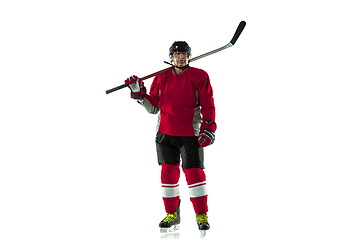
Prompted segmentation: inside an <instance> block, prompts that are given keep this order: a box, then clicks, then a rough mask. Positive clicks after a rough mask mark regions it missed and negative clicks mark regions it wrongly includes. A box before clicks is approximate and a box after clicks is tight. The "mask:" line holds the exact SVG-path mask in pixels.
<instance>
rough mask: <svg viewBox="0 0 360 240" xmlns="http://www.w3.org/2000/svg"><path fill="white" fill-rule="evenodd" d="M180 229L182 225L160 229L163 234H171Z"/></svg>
mask: <svg viewBox="0 0 360 240" xmlns="http://www.w3.org/2000/svg"><path fill="white" fill-rule="evenodd" d="M179 229H180V225H179V224H176V225H172V226H171V227H169V228H160V232H161V233H169V232H174V231H177V230H179Z"/></svg>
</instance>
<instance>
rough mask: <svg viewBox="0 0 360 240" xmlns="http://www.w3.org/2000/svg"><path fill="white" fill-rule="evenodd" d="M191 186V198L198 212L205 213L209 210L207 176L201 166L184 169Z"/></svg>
mask: <svg viewBox="0 0 360 240" xmlns="http://www.w3.org/2000/svg"><path fill="white" fill-rule="evenodd" d="M183 171H184V173H185V176H186V181H187V184H188V187H189V196H190V200H191V202H192V204H193V206H194V210H195V213H196V214H204V213H207V211H208V205H207V196H208V192H207V187H206V176H205V173H204V170H203V169H201V168H185V169H183Z"/></svg>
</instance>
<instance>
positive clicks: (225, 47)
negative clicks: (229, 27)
mask: <svg viewBox="0 0 360 240" xmlns="http://www.w3.org/2000/svg"><path fill="white" fill-rule="evenodd" d="M245 26H246V22H245V21H241V22H240V24H239V26H238V27H237V29H236V31H235V34H234V36H233V38H232V39H231V41H230V42H229V43H228V44H226V45H225V46H223V47H221V48H218V49H215V50H213V51H210V52H208V53H205V54H202V55H200V56H197V57H194V58H192V59H190V60H189V62H195V61H196V60H199V59H201V58H204V57H207V56H210V55H212V54H214V53H217V52H220V51H222V50H224V49H227V48H229V47H232V46H234V44H235V42H236V41H237V39H238V38H239V36H240V34H241V33H242V31H243V30H244V28H245ZM171 69H172V67H169V68H165V69H163V70H160V71H158V72H155V73H152V74H149V75H147V76H145V77H142V78H140V79H141V80H145V79H148V78H151V77H154V76H156V75H159V74H161V73H164V72H167V71H169V70H171ZM127 86H128V84H126V83H125V84H123V85H120V86H117V87H114V88H112V89H109V90H107V91H106V94H109V93H112V92H115V91H117V90H120V89H122V88H124V87H127Z"/></svg>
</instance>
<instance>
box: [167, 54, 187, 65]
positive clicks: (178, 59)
mask: <svg viewBox="0 0 360 240" xmlns="http://www.w3.org/2000/svg"><path fill="white" fill-rule="evenodd" d="M171 60H172V61H173V62H174V65H175V67H185V66H186V65H188V63H189V55H188V54H187V53H186V52H177V53H173V56H172V58H171Z"/></svg>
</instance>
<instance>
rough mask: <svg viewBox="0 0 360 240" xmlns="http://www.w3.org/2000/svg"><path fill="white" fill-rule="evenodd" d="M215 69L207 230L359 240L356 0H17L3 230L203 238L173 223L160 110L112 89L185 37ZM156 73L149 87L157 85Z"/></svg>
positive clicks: (5, 67)
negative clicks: (171, 230)
mask: <svg viewBox="0 0 360 240" xmlns="http://www.w3.org/2000/svg"><path fill="white" fill-rule="evenodd" d="M241 20H245V21H246V22H247V26H246V28H245V30H244V32H243V33H242V35H241V36H240V38H239V39H238V42H237V43H236V45H235V46H234V47H232V48H230V49H227V50H224V51H223V52H220V53H217V54H216V55H212V56H209V57H207V58H205V59H202V60H199V61H197V62H194V63H193V64H191V65H192V66H194V67H198V68H202V69H204V70H206V71H207V72H208V73H209V76H210V79H211V82H212V85H213V89H214V98H215V104H216V108H217V124H218V130H217V132H216V142H215V144H214V145H213V146H210V147H208V148H206V149H205V150H206V151H205V164H206V169H205V171H206V174H207V180H208V188H209V192H210V193H209V209H210V210H209V220H210V224H211V230H210V231H209V233H208V234H207V236H206V238H207V239H359V237H360V232H359V226H360V217H359V216H360V205H359V202H360V193H359V183H360V176H359V170H360V169H359V160H360V152H359V151H360V150H359V146H360V137H359V136H360V127H359V122H360V113H359V107H360V106H359V105H360V104H359V103H360V94H359V90H360V87H359V80H360V74H359V66H360V61H359V56H360V47H359V46H360V44H359V42H360V37H359V23H360V17H359V11H358V4H357V3H356V1H349V0H348V1H347V0H344V1H316V0H312V1H265V0H263V1H226V0H223V1H196V0H192V1H155V0H152V1H144V0H142V1H140V0H138V1H137V0H132V1H106V0H103V1H80V0H71V1H67V0H63V1H39V0H35V1H16V0H14V1H6V0H5V1H1V4H0V34H1V38H0V43H1V44H0V78H1V79H0V80H1V85H0V100H1V101H0V107H1V108H0V110H1V120H0V121H1V125H0V128H1V132H0V139H1V145H0V147H1V150H0V160H1V165H0V195H1V196H0V221H1V222H0V239H3V240H10V239H52V240H55V239H87V240H88V239H158V238H161V237H163V238H175V237H180V238H181V239H198V238H199V233H198V230H197V226H196V223H195V217H194V212H193V209H192V206H191V203H190V201H189V199H188V195H187V194H188V193H187V186H186V182H185V180H184V175H183V174H182V176H181V182H180V184H181V194H182V199H183V201H182V223H181V231H180V232H179V233H177V234H176V235H165V236H161V235H160V233H159V229H158V226H157V225H158V223H159V221H160V220H161V219H162V218H163V217H164V216H165V212H164V208H163V203H162V199H161V189H160V168H159V166H158V165H157V158H156V151H155V144H154V137H155V133H156V129H155V125H156V120H157V117H156V116H154V115H149V114H147V113H146V112H145V110H144V109H143V108H142V107H141V106H139V105H138V104H137V103H136V102H135V101H133V100H131V99H130V97H129V90H128V89H123V90H121V91H118V92H115V93H112V94H109V95H106V94H105V90H107V89H110V88H112V87H115V86H118V85H120V84H122V83H123V81H124V80H125V79H126V78H127V77H128V76H130V75H132V74H135V75H137V76H139V77H142V76H145V75H148V74H150V73H153V72H155V71H158V70H161V69H163V68H166V67H168V66H167V65H165V64H164V63H163V61H164V60H168V57H167V56H168V48H169V47H170V45H171V44H172V42H173V41H176V40H178V41H182V40H185V41H187V42H188V43H189V45H190V46H191V48H192V51H193V56H194V57H195V56H198V55H201V54H203V53H205V52H208V51H211V50H213V49H215V48H219V47H221V46H223V45H225V44H227V43H228V42H229V41H230V39H231V37H232V36H233V34H234V31H235V29H236V27H237V26H238V24H239V22H240V21H241ZM151 81H152V79H149V80H147V81H146V83H145V85H146V86H147V88H148V89H149V88H150V85H151Z"/></svg>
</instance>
